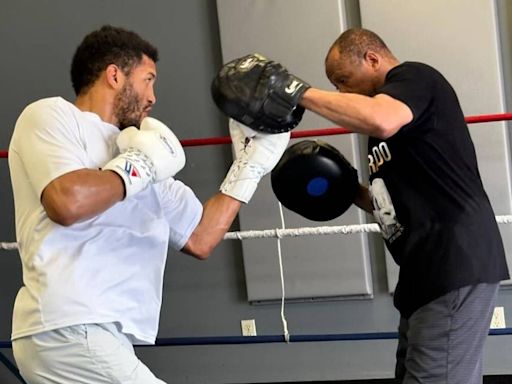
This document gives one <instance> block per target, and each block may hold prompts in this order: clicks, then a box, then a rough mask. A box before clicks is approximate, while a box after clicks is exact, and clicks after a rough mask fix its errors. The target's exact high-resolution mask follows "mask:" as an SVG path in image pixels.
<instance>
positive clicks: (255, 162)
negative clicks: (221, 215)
mask: <svg viewBox="0 0 512 384" xmlns="http://www.w3.org/2000/svg"><path fill="white" fill-rule="evenodd" d="M229 133H230V135H231V140H232V141H233V150H234V155H235V160H234V161H233V164H232V165H231V168H230V169H229V171H228V173H227V175H226V178H225V179H224V181H223V182H222V184H221V186H220V191H221V192H222V193H223V194H225V195H228V196H231V197H233V198H235V199H237V200H239V201H241V202H243V203H247V202H249V200H250V199H251V197H252V195H253V194H254V192H255V191H256V187H257V186H258V182H259V181H260V179H261V178H262V177H263V176H264V175H266V174H267V173H269V172H270V171H271V170H272V169H273V168H274V167H275V166H276V164H277V163H278V162H279V159H280V158H281V156H282V155H283V152H284V151H285V149H286V147H287V146H288V142H289V141H290V132H284V133H276V134H269V133H263V132H256V131H254V130H252V129H251V128H249V127H247V126H245V125H243V124H241V123H239V122H237V121H235V120H233V119H230V120H229Z"/></svg>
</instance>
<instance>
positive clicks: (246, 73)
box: [211, 54, 310, 133]
mask: <svg viewBox="0 0 512 384" xmlns="http://www.w3.org/2000/svg"><path fill="white" fill-rule="evenodd" d="M308 88H310V85H309V84H307V83H306V82H304V81H303V80H301V79H299V78H298V77H296V76H294V75H292V74H290V73H288V71H287V70H286V68H284V67H283V66H282V65H281V64H279V63H277V62H275V61H271V60H268V59H266V58H265V57H263V56H261V55H259V54H251V55H247V56H244V57H241V58H238V59H235V60H232V61H230V62H229V63H227V64H225V65H224V66H223V67H222V68H221V69H220V71H219V72H218V73H217V75H216V76H215V78H214V79H213V81H212V85H211V92H212V97H213V100H214V101H215V104H216V105H217V107H219V109H220V110H221V111H223V112H224V113H225V114H226V115H228V116H229V117H232V118H233V119H235V120H237V121H238V122H240V123H242V124H245V125H247V126H248V127H250V128H252V129H254V130H257V131H263V132H266V133H280V132H287V131H289V130H291V129H293V128H295V127H296V126H297V124H299V122H300V121H301V119H302V115H303V114H304V108H303V107H302V106H300V105H299V101H300V99H301V98H302V95H303V93H304V92H305V91H306V89H308Z"/></svg>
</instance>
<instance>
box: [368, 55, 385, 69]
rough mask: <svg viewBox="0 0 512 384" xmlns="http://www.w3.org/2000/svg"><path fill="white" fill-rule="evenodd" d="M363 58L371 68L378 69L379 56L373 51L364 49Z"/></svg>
mask: <svg viewBox="0 0 512 384" xmlns="http://www.w3.org/2000/svg"><path fill="white" fill-rule="evenodd" d="M364 60H365V61H366V63H367V64H368V65H370V66H371V67H372V68H373V69H378V68H379V67H380V64H381V57H380V55H379V54H378V53H377V52H375V51H366V52H365V54H364Z"/></svg>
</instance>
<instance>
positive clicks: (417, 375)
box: [395, 283, 499, 384]
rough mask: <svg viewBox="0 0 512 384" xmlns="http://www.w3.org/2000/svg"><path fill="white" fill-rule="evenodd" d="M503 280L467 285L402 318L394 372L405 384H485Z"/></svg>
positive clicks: (400, 381) (399, 380)
mask: <svg viewBox="0 0 512 384" xmlns="http://www.w3.org/2000/svg"><path fill="white" fill-rule="evenodd" d="M498 288H499V284H498V283H496V284H478V285H473V286H467V287H462V288H460V289H456V290H454V291H451V292H449V293H447V294H446V295H444V296H441V297H439V298H437V299H435V300H434V301H432V302H430V303H428V304H426V305H425V306H423V307H421V308H420V309H418V310H417V311H416V312H414V313H413V315H412V316H411V317H410V318H409V319H405V318H401V319H400V325H399V327H398V331H399V340H398V349H397V353H396V358H397V360H396V370H395V376H396V378H397V379H398V382H399V383H402V384H420V383H421V384H424V383H428V384H481V383H482V355H483V348H484V343H485V340H486V338H487V335H488V333H489V325H490V323H491V318H492V314H493V310H494V305H495V303H496V297H497V295H498Z"/></svg>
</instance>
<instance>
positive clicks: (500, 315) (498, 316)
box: [490, 307, 507, 329]
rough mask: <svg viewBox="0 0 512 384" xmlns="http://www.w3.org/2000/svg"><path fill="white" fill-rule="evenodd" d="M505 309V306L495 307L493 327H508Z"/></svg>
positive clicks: (492, 320)
mask: <svg viewBox="0 0 512 384" xmlns="http://www.w3.org/2000/svg"><path fill="white" fill-rule="evenodd" d="M506 327H507V326H506V324H505V310H504V308H503V307H495V308H494V313H493V314H492V319H491V327H490V328H491V329H499V328H506Z"/></svg>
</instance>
